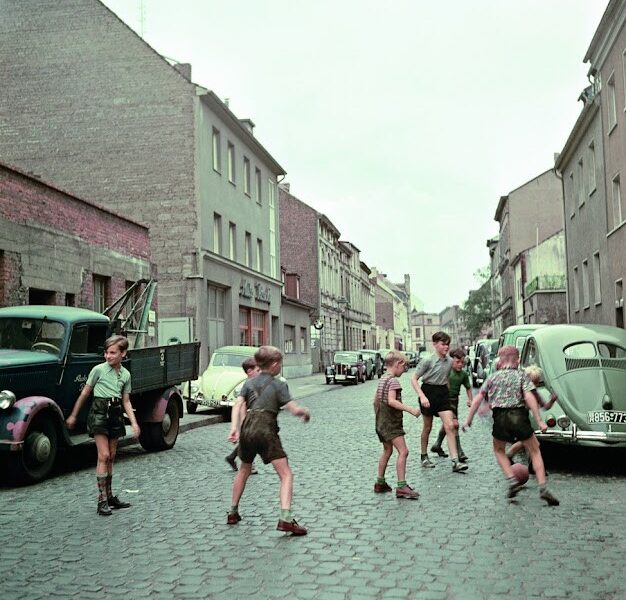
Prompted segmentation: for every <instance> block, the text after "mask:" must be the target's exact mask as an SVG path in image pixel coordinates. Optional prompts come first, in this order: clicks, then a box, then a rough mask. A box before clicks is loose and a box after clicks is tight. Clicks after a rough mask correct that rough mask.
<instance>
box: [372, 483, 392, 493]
mask: <svg viewBox="0 0 626 600" xmlns="http://www.w3.org/2000/svg"><path fill="white" fill-rule="evenodd" d="M390 491H391V486H390V485H389V484H388V483H387V482H386V481H385V483H375V484H374V492H375V493H376V494H384V493H385V492H390Z"/></svg>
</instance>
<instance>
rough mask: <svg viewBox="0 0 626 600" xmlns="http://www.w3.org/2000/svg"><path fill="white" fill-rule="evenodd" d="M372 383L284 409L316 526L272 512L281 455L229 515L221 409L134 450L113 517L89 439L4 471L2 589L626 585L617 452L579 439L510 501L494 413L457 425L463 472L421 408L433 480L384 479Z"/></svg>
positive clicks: (323, 596) (624, 484)
mask: <svg viewBox="0 0 626 600" xmlns="http://www.w3.org/2000/svg"><path fill="white" fill-rule="evenodd" d="M402 381H403V384H404V387H405V390H407V389H408V388H409V387H410V386H409V382H408V378H407V377H406V376H405V377H403V379H402ZM374 387H375V382H369V383H366V384H364V385H359V386H358V387H354V386H353V387H347V388H344V389H339V390H335V391H334V392H333V393H330V394H317V395H313V396H309V397H307V398H305V399H304V400H303V403H304V404H306V405H308V406H309V407H310V408H311V410H312V415H313V417H312V420H311V422H310V423H309V424H306V425H305V424H303V423H302V422H300V421H299V420H297V419H295V418H293V417H292V416H291V415H282V416H281V418H280V423H281V436H282V438H283V442H284V445H285V448H286V449H287V452H288V453H289V457H290V462H291V465H292V467H293V470H294V473H295V484H294V495H295V504H294V513H295V516H296V518H297V519H298V520H299V522H300V523H301V524H303V525H305V526H307V527H309V530H310V532H309V535H308V536H306V537H302V538H292V537H290V536H286V535H284V534H281V533H280V532H278V531H276V530H275V527H276V522H277V517H278V478H277V477H276V475H275V474H274V473H273V470H272V468H271V466H264V465H259V471H260V474H259V475H257V476H253V477H252V478H251V479H250V480H249V483H248V488H247V490H246V493H245V494H244V497H243V499H242V502H241V505H240V509H241V514H242V516H243V518H244V520H243V521H242V522H241V523H240V524H239V525H237V526H230V527H229V526H227V525H226V524H225V521H226V511H227V509H228V507H229V505H230V492H231V483H232V478H233V475H232V473H231V472H230V470H229V468H228V467H227V465H226V464H225V462H224V455H225V454H226V453H227V452H228V450H229V445H228V444H227V442H226V435H227V431H228V427H229V426H228V424H226V423H218V424H215V425H212V426H210V427H202V428H197V429H193V430H191V431H188V432H185V433H184V434H182V435H181V436H180V437H179V440H178V442H177V445H176V447H175V448H174V449H173V450H171V451H169V452H163V453H160V454H146V453H144V452H143V451H142V450H141V449H140V448H138V447H136V446H134V447H129V448H125V449H124V450H122V451H121V456H120V457H119V460H118V461H117V462H116V468H117V473H116V476H115V478H114V486H115V487H116V490H117V491H118V492H119V493H120V496H121V497H122V498H124V499H128V500H130V501H131V502H132V503H133V506H132V508H130V509H128V510H123V511H117V512H116V513H115V514H114V515H113V516H112V517H108V518H103V517H97V516H96V514H95V478H94V476H93V466H94V460H93V455H92V456H91V457H88V458H87V459H86V461H85V462H86V464H84V465H82V466H80V467H79V468H78V469H75V470H74V471H72V472H65V473H62V474H60V475H57V476H56V477H54V478H52V479H50V480H48V481H46V482H43V483H41V484H39V485H36V486H32V487H27V488H8V487H4V488H2V489H0V528H1V529H0V530H1V531H2V533H3V536H4V539H5V542H4V544H3V545H2V549H1V550H0V597H1V598H2V600H13V599H18V598H19V599H20V600H34V599H36V598H49V597H57V598H80V599H90V598H98V599H99V600H101V599H102V598H125V599H128V598H130V599H134V598H137V599H143V598H181V599H186V598H215V599H220V600H221V599H233V598H246V599H247V598H255V599H256V598H259V599H268V598H315V599H320V600H332V599H337V600H340V599H343V598H349V599H358V598H417V599H424V600H426V599H459V600H472V599H479V598H480V599H490V600H491V599H494V600H495V599H500V598H502V599H504V598H507V599H508V598H573V599H576V600H584V599H587V598H588V599H592V598H593V599H597V598H600V599H604V600H609V599H617V598H624V583H623V571H622V569H623V557H624V555H625V554H626V542H625V534H624V531H625V530H626V502H625V499H626V472H625V469H624V466H623V465H624V463H625V462H626V461H624V460H623V455H616V454H611V455H608V454H606V453H604V454H594V455H592V456H593V457H594V458H592V459H587V460H586V462H585V461H584V460H583V459H585V457H586V455H581V454H580V453H572V452H568V453H566V454H565V456H564V457H561V458H560V459H559V460H558V461H557V462H556V464H555V466H553V467H551V468H550V471H551V477H550V483H551V487H552V488H553V490H554V492H555V493H556V494H557V495H558V496H559V498H560V499H561V506H560V507H556V508H550V507H547V506H545V505H544V504H543V503H541V502H540V501H539V498H538V493H537V489H536V485H535V483H534V481H533V479H532V478H531V482H530V483H529V484H528V486H527V487H528V489H527V490H525V491H524V492H522V494H520V497H519V501H518V502H516V503H515V504H508V503H507V502H506V501H505V500H504V485H503V481H502V477H501V475H500V473H499V472H498V469H497V467H496V465H495V461H494V459H493V457H492V455H491V449H490V431H489V426H488V424H487V423H486V422H484V421H483V422H481V421H480V420H479V419H477V421H476V423H475V425H474V427H473V428H472V430H471V432H469V433H467V434H465V435H464V437H463V445H464V448H465V451H466V452H467V454H468V455H469V456H470V459H471V462H470V470H469V472H468V473H467V474H453V473H452V472H451V470H450V463H449V461H448V460H447V459H437V460H436V462H437V467H436V468H435V469H432V470H428V471H426V470H424V469H422V468H421V467H420V466H419V461H418V455H419V432H420V430H421V421H420V420H416V419H414V418H413V417H410V416H408V415H406V416H405V424H406V429H407V434H408V436H407V440H408V445H409V448H410V449H411V451H412V454H411V455H410V456H409V467H408V479H409V482H410V483H411V484H412V485H415V486H416V488H417V489H418V490H419V492H420V494H421V497H420V499H419V500H418V501H408V500H396V498H395V497H394V495H393V494H379V495H375V494H374V493H373V492H372V486H373V483H374V478H375V474H376V463H377V459H378V455H379V451H380V445H379V444H378V441H377V439H376V436H375V433H374V431H373V418H372V409H371V397H372V394H373V390H374ZM405 399H406V400H407V401H408V402H414V401H415V395H414V394H413V393H412V391H409V392H405ZM600 458H602V464H601V465H600V466H596V464H597V463H596V461H599V460H600ZM617 460H620V461H621V465H620V466H619V467H614V466H611V461H617ZM572 464H574V465H575V466H572ZM394 465H395V462H394V459H392V463H391V465H390V471H389V473H388V475H389V476H388V480H389V481H390V482H394V483H395V481H394V480H395V477H394V471H395V468H394Z"/></svg>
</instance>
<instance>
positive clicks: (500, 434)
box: [463, 346, 559, 506]
mask: <svg viewBox="0 0 626 600" xmlns="http://www.w3.org/2000/svg"><path fill="white" fill-rule="evenodd" d="M498 358H499V362H500V368H499V370H497V371H496V372H495V373H492V374H491V375H489V377H487V379H486V381H485V382H484V383H483V385H482V387H481V388H480V391H479V392H478V394H476V396H475V397H474V400H473V402H472V406H471V407H470V410H469V414H468V416H467V420H466V421H465V423H464V425H463V429H466V428H467V427H470V426H471V424H472V419H473V417H474V413H475V412H476V411H477V410H478V407H479V406H480V403H481V402H482V400H483V398H484V397H485V396H487V398H488V399H489V404H490V406H491V409H492V411H493V432H492V435H493V450H494V453H495V456H496V460H497V461H498V464H499V465H500V468H501V469H502V472H503V473H504V475H505V476H506V478H507V482H508V492H507V496H508V498H509V499H512V498H514V497H515V496H516V495H517V494H518V493H519V491H520V490H521V489H522V487H523V484H522V483H520V482H519V481H518V480H517V478H516V477H515V474H514V473H513V469H512V466H511V462H510V461H509V459H508V458H507V456H506V452H505V451H506V444H507V442H508V443H514V442H516V441H521V442H522V444H523V445H524V447H525V448H526V450H527V452H528V453H529V454H530V460H531V462H532V465H533V468H534V469H535V474H536V477H537V483H538V484H539V496H540V498H541V499H542V500H545V501H546V502H547V503H548V504H549V505H551V506H558V504H559V501H558V500H557V499H556V497H555V496H554V495H553V494H552V493H551V492H550V490H548V488H547V485H546V473H545V468H544V465H543V458H542V457H541V450H540V448H539V441H538V440H537V438H536V437H535V433H534V431H533V428H532V426H531V424H530V419H529V417H528V409H529V408H530V410H531V412H532V413H533V417H534V418H535V421H536V422H537V426H538V428H539V429H540V430H541V431H545V430H546V429H547V426H546V424H545V423H544V422H543V421H542V419H541V415H540V414H539V407H538V405H537V401H536V399H535V396H534V394H533V393H532V391H533V390H534V389H535V386H534V384H533V383H532V382H531V381H530V379H529V378H528V377H527V376H526V374H525V373H524V372H523V371H520V370H518V365H519V351H518V350H517V348H516V347H515V346H503V347H502V348H500V350H499V351H498Z"/></svg>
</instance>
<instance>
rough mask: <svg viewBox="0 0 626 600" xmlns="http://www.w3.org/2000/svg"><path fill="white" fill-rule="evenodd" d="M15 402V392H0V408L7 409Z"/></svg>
mask: <svg viewBox="0 0 626 600" xmlns="http://www.w3.org/2000/svg"><path fill="white" fill-rule="evenodd" d="M14 404H15V394H14V393H13V392H12V391H11V390H2V391H1V392H0V410H8V409H9V408H12V407H13V405H14Z"/></svg>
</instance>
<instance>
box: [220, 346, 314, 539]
mask: <svg viewBox="0 0 626 600" xmlns="http://www.w3.org/2000/svg"><path fill="white" fill-rule="evenodd" d="M254 360H255V361H256V364H257V366H258V367H259V369H260V370H261V372H260V373H259V374H258V375H257V376H256V377H255V378H254V379H248V380H247V381H246V382H245V383H244V385H243V387H242V388H241V392H240V395H239V396H238V397H237V402H236V403H235V406H234V407H233V412H232V423H231V427H230V434H229V435H228V440H229V441H231V442H233V443H236V442H237V441H238V440H239V458H240V459H241V467H240V468H239V471H238V472H237V475H236V476H235V481H234V483H233V496H232V507H231V510H230V512H229V513H228V518H227V521H226V522H227V524H228V525H236V524H237V523H238V522H239V521H241V516H240V515H239V500H240V499H241V496H242V494H243V491H244V489H245V487H246V481H248V477H249V476H250V472H251V470H252V461H253V460H254V457H255V456H256V455H257V454H259V455H260V456H261V458H262V459H263V462H264V463H265V464H267V463H272V466H273V467H274V469H275V470H276V473H278V477H279V478H280V519H279V520H278V525H277V526H276V529H278V530H279V531H286V532H289V533H291V534H293V535H306V533H307V530H306V529H305V528H304V527H301V526H300V525H298V523H297V522H296V520H295V519H294V518H293V517H292V515H291V499H292V491H293V473H292V472H291V468H290V467H289V462H288V461H287V454H286V453H285V451H284V450H283V446H282V444H281V441H280V438H279V437H278V412H279V411H280V409H281V408H283V407H284V408H286V409H287V410H288V411H289V412H290V413H291V414H292V415H294V416H296V417H302V420H303V421H304V422H305V423H306V422H307V421H308V420H309V418H310V416H311V415H310V413H309V411H308V409H306V408H304V407H302V406H299V405H298V404H296V402H295V401H294V400H293V399H292V398H291V394H290V393H289V387H288V386H287V384H286V383H285V382H284V381H280V380H279V379H277V378H276V375H278V374H279V373H280V369H281V366H282V361H283V355H282V354H281V352H280V350H279V349H278V348H275V347H274V346H261V347H260V348H259V349H258V350H257V351H256V353H255V355H254ZM246 411H247V412H246ZM242 421H243V422H242ZM240 422H241V432H240V431H239V423H240Z"/></svg>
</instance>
